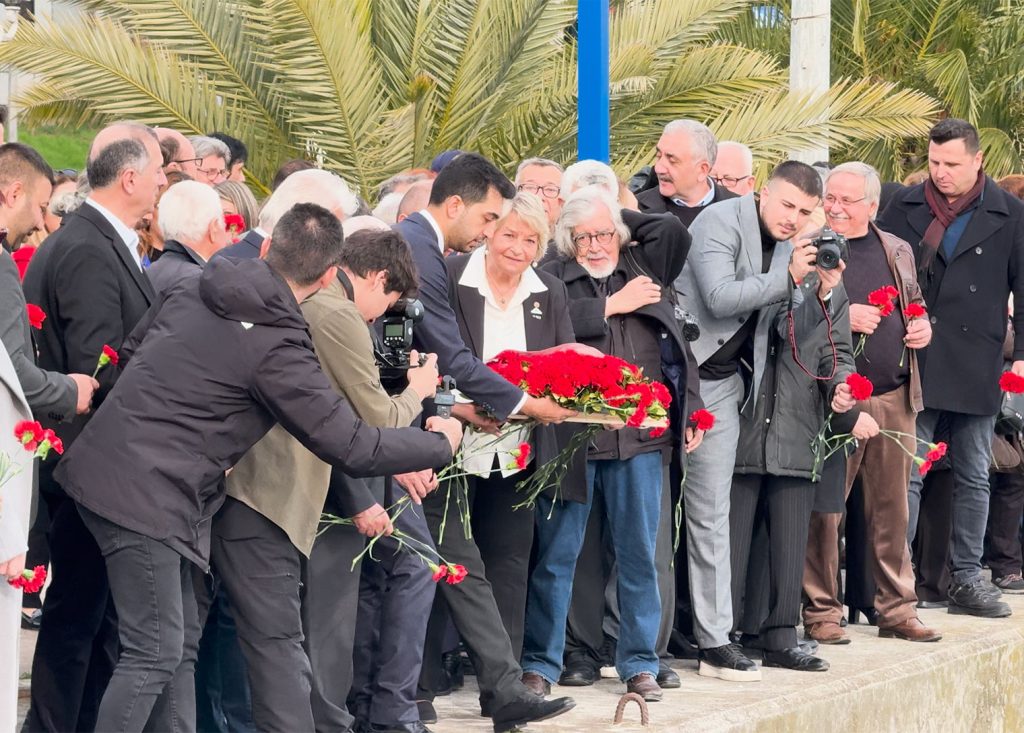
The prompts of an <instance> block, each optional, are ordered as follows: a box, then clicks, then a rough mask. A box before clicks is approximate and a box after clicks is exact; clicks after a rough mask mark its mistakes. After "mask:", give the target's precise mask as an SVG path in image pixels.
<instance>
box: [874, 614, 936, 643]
mask: <svg viewBox="0 0 1024 733" xmlns="http://www.w3.org/2000/svg"><path fill="white" fill-rule="evenodd" d="M878 635H879V636H880V637H882V638H883V639H905V640H906V641H938V640H939V639H941V638H942V634H940V633H939V632H938V631H936V630H935V629H930V628H928V627H927V626H925V625H924V624H923V623H921V619H919V618H917V616H914V617H913V618H908V619H907V620H906V621H904V622H903V623H901V624H896V625H895V626H887V627H885V628H881V627H879V629H878Z"/></svg>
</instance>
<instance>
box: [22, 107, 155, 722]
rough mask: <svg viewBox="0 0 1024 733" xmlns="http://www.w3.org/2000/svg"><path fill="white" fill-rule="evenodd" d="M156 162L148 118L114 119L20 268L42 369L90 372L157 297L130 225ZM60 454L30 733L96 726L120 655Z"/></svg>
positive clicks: (104, 588) (149, 202)
mask: <svg viewBox="0 0 1024 733" xmlns="http://www.w3.org/2000/svg"><path fill="white" fill-rule="evenodd" d="M162 163H163V157H162V156H161V154H160V145H159V143H158V142H157V138H156V134H155V133H154V132H153V131H152V130H151V129H150V128H148V127H146V126H144V125H140V124H137V123H117V124H114V125H111V126H110V127H107V128H105V129H104V130H102V131H101V132H100V133H99V134H98V135H97V136H96V139H95V140H94V141H93V144H92V149H91V151H90V157H89V164H88V175H89V181H90V183H91V184H92V193H91V194H90V196H89V198H88V199H87V200H86V201H85V203H83V204H82V206H81V208H79V209H78V211H77V212H76V213H75V214H74V215H72V216H70V217H68V218H67V219H65V221H64V224H63V225H62V226H61V228H60V229H59V230H57V231H56V232H54V234H53V236H51V237H50V238H49V239H47V240H46V242H45V243H44V245H43V246H42V247H41V248H40V249H39V252H38V253H37V254H36V256H35V257H33V259H32V264H31V266H30V267H29V269H28V272H27V273H26V275H25V295H26V299H27V300H28V302H30V303H35V304H36V305H38V306H39V307H40V308H42V309H43V311H44V312H45V313H46V314H47V319H46V321H45V322H44V323H43V328H42V330H41V331H40V332H39V334H38V335H37V340H38V347H39V364H40V366H41V367H43V368H44V369H48V370H52V371H58V372H63V373H65V374H67V373H82V374H90V373H92V371H93V370H94V369H95V368H96V362H97V359H98V358H99V356H100V353H101V352H102V350H103V347H104V346H105V345H109V346H111V347H112V348H114V349H119V348H120V347H121V343H122V342H123V341H124V339H125V338H126V337H127V336H128V334H129V333H130V332H131V330H132V329H133V328H134V327H135V324H136V323H137V322H138V321H139V319H140V318H141V317H142V315H143V314H144V313H145V312H146V310H147V309H148V308H149V306H150V303H151V302H152V301H153V299H154V292H153V287H152V285H151V284H150V282H149V279H148V278H147V277H146V273H145V272H143V270H142V265H141V262H140V257H139V251H138V248H137V244H138V235H137V234H136V233H135V224H136V223H137V222H138V221H139V220H140V219H141V218H142V217H143V216H145V215H146V214H148V213H149V212H151V211H152V210H153V205H154V202H155V201H156V196H157V191H158V190H159V189H160V187H161V186H163V185H165V184H166V182H167V178H166V176H165V175H164V172H163V169H162V167H161V165H162ZM119 374H120V371H119V369H118V368H117V366H116V365H113V364H111V365H109V366H107V367H105V368H104V369H101V370H100V372H99V374H98V375H97V379H98V380H99V389H98V390H97V392H96V396H95V398H94V401H95V403H96V404H97V405H99V404H102V402H103V400H104V398H105V397H106V396H107V394H108V393H109V392H110V390H111V389H112V388H113V386H114V382H115V381H116V380H117V377H118V375H119ZM89 418H90V416H89V415H80V416H79V417H77V418H75V419H74V420H73V421H72V422H71V423H70V424H69V425H65V426H62V427H60V428H59V430H60V435H61V437H62V439H63V440H64V444H65V445H70V444H71V443H73V442H74V440H75V438H76V437H77V436H78V435H79V433H81V431H82V429H83V428H84V427H85V425H86V423H87V422H88V420H89ZM44 422H47V421H46V420H45V419H44ZM51 427H57V426H56V425H52V426H51ZM57 460H58V458H57V456H55V455H54V454H52V453H51V460H48V461H47V462H45V463H43V464H42V466H41V469H40V477H39V478H40V481H39V483H40V489H41V491H42V496H43V498H44V499H45V500H46V502H47V505H48V507H49V510H50V516H51V517H52V524H51V528H50V552H51V557H50V562H51V565H52V568H53V582H52V584H51V585H50V588H49V590H48V591H47V594H46V600H45V602H44V603H43V623H42V626H41V628H40V629H39V638H38V640H37V642H36V652H35V658H34V659H33V662H32V704H31V707H30V709H29V712H28V718H27V719H26V723H25V730H28V731H67V730H92V729H93V728H94V727H95V724H96V712H97V709H98V707H99V701H100V698H101V696H102V695H103V690H104V688H105V687H106V684H107V680H108V679H109V678H110V674H111V672H112V670H113V666H114V660H115V658H116V654H117V633H116V632H117V630H116V623H115V619H114V616H113V612H112V606H110V604H109V599H110V591H109V587H108V585H107V574H106V569H105V567H104V564H103V557H102V556H101V555H100V552H99V548H98V547H97V546H96V542H95V540H94V539H93V538H92V535H91V534H90V533H89V531H88V530H87V529H86V528H85V525H84V524H83V523H82V519H81V517H80V516H79V514H78V512H77V510H76V509H75V505H74V502H72V501H70V500H69V499H68V497H67V496H66V495H65V493H64V491H63V489H62V487H61V486H60V484H59V483H58V482H57V481H55V480H54V478H53V470H54V467H55V465H56V464H57Z"/></svg>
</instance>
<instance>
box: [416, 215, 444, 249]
mask: <svg viewBox="0 0 1024 733" xmlns="http://www.w3.org/2000/svg"><path fill="white" fill-rule="evenodd" d="M420 216H422V217H423V218H424V219H426V220H427V223H428V224H430V228H431V229H433V230H434V234H436V235H437V246H438V247H440V249H441V253H442V254H444V232H442V231H441V227H440V226H439V225H438V223H437V220H435V219H434V217H432V216H431V215H430V212H429V211H427V210H426V209H420Z"/></svg>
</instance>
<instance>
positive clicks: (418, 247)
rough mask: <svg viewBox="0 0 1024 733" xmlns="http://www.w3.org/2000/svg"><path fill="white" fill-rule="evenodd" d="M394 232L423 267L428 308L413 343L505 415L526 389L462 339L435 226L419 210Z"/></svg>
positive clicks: (421, 275) (422, 294)
mask: <svg viewBox="0 0 1024 733" xmlns="http://www.w3.org/2000/svg"><path fill="white" fill-rule="evenodd" d="M395 231H397V232H398V233H399V234H401V235H402V236H403V237H404V238H405V241H406V242H407V243H408V245H409V249H410V251H411V252H412V257H413V260H414V261H415V262H416V269H417V270H418V271H419V299H420V300H421V301H422V302H423V309H424V311H425V313H424V316H423V321H422V322H420V323H418V324H417V325H416V328H415V329H414V337H413V339H414V340H413V346H415V347H416V349H417V350H418V351H419V352H420V353H421V354H431V353H433V354H437V368H438V369H439V370H440V372H441V374H448V375H451V376H452V377H454V378H455V381H456V382H457V383H458V387H459V390H460V391H462V392H464V393H465V394H467V395H469V397H470V398H472V399H473V401H474V402H476V403H477V404H478V405H480V406H481V407H483V408H485V409H487V410H488V411H489V412H492V413H494V415H496V416H497V417H498V419H499V420H504V419H505V418H507V417H508V416H509V415H511V414H512V412H513V411H514V410H515V408H516V406H517V405H518V404H519V401H520V400H521V399H522V398H523V392H522V390H520V389H519V388H518V387H516V386H514V385H512V384H509V383H508V382H507V381H505V380H504V379H502V378H501V377H499V376H498V375H497V374H495V373H494V372H493V371H491V369H489V368H488V367H487V366H485V365H484V363H483V362H482V361H480V359H478V358H477V357H476V356H475V355H474V354H473V352H472V351H470V349H469V347H467V346H466V343H465V341H464V340H463V339H462V337H461V333H460V331H459V324H458V323H457V322H456V320H455V313H454V312H453V311H452V306H451V303H450V302H449V298H448V290H449V281H448V268H447V267H445V264H444V257H442V256H441V248H440V246H439V245H438V242H437V234H436V233H435V232H434V229H433V227H431V226H430V222H428V221H427V220H426V219H425V218H423V216H422V215H421V214H419V213H415V214H412V215H411V216H409V217H407V218H405V219H403V220H402V221H400V222H399V223H398V224H396V225H395Z"/></svg>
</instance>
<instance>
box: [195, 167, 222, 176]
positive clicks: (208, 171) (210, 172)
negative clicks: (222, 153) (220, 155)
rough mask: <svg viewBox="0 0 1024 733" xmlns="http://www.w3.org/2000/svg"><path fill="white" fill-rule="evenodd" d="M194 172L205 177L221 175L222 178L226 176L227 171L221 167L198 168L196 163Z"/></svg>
mask: <svg viewBox="0 0 1024 733" xmlns="http://www.w3.org/2000/svg"><path fill="white" fill-rule="evenodd" d="M196 173H202V174H203V175H204V176H206V177H207V178H217V177H218V176H222V177H224V178H227V177H228V172H227V171H226V170H224V169H223V168H200V167H199V166H198V165H197V166H196Z"/></svg>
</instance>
